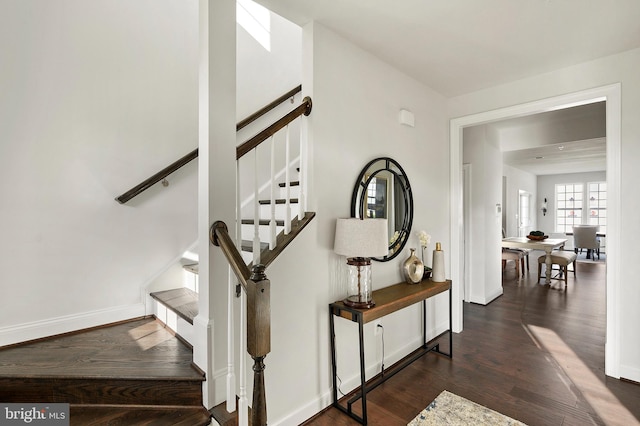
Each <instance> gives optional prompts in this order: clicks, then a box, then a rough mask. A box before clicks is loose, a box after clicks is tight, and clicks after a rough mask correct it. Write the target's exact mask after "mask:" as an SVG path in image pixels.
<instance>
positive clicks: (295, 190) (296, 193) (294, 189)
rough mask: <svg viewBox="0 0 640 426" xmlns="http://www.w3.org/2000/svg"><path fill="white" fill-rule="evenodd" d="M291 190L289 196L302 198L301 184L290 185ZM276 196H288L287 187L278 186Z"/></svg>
mask: <svg viewBox="0 0 640 426" xmlns="http://www.w3.org/2000/svg"><path fill="white" fill-rule="evenodd" d="M289 191H290V192H291V195H290V196H289V198H298V199H299V198H300V187H299V186H290V187H289ZM276 198H284V199H286V198H287V191H286V188H280V187H278V190H277V191H276Z"/></svg>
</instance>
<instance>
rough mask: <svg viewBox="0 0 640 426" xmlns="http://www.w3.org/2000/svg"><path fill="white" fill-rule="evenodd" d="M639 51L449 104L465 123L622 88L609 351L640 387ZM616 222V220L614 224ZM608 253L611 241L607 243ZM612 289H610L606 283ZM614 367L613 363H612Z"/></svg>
mask: <svg viewBox="0 0 640 426" xmlns="http://www.w3.org/2000/svg"><path fill="white" fill-rule="evenodd" d="M639 66H640V50H639V49H636V50H632V51H628V52H625V53H621V54H618V55H613V56H609V57H606V58H602V59H599V60H596V61H592V62H587V63H584V64H580V65H576V66H573V67H569V68H564V69H561V70H558V71H555V72H550V73H546V74H541V75H539V76H536V77H532V78H528V79H524V80H520V81H516V82H513V83H510V84H505V85H502V86H498V87H494V88H490V89H486V90H481V91H478V92H475V93H471V94H467V95H463V96H459V97H456V98H452V99H450V100H449V116H450V117H463V116H468V115H471V114H476V113H480V112H485V111H492V110H496V109H499V108H505V107H507V106H512V105H518V104H522V103H526V102H530V101H534V100H539V99H545V98H549V97H554V96H559V95H564V94H568V93H574V92H579V91H584V90H587V89H592V88H597V87H603V86H607V85H610V84H614V83H621V88H622V97H621V135H620V139H621V147H620V150H621V154H622V155H621V159H620V164H619V167H618V170H619V172H620V178H621V179H620V194H621V197H620V209H619V213H620V222H619V226H620V229H621V231H622V232H621V233H620V239H619V241H617V242H613V243H614V244H619V254H620V259H619V264H620V274H619V276H617V277H616V279H617V280H618V281H619V282H617V283H615V285H617V286H618V288H619V297H617V305H616V306H615V307H613V309H614V310H615V312H614V315H615V316H616V317H617V318H619V322H617V323H618V325H619V326H618V328H617V329H615V330H609V331H610V332H612V333H613V335H612V334H611V333H610V334H608V336H609V342H608V345H611V344H613V342H615V344H616V345H619V347H618V348H617V349H618V350H617V351H614V352H617V354H618V355H619V374H620V376H622V377H626V378H629V379H632V380H635V381H640V339H638V335H637V324H638V323H640V311H639V310H638V309H637V305H638V303H640V287H639V286H637V285H636V284H635V283H636V282H637V277H636V275H637V272H636V270H635V268H634V267H633V265H634V262H635V259H637V258H638V256H639V255H640V247H638V245H637V244H636V241H635V236H636V235H638V234H639V233H640V221H638V220H637V218H636V217H635V216H636V213H635V212H637V211H638V209H640V196H638V188H637V185H636V184H635V182H637V180H638V179H639V178H640V170H639V169H638V167H637V162H638V159H639V158H640V143H638V140H639V139H640V121H639V120H637V117H638V115H639V114H640V74H639V73H638V72H637V70H638V67H639ZM614 220H615V219H614ZM608 240H609V241H608V245H609V247H611V244H612V240H611V238H609V239H608ZM608 284H611V283H608ZM614 363H615V364H618V363H617V360H614Z"/></svg>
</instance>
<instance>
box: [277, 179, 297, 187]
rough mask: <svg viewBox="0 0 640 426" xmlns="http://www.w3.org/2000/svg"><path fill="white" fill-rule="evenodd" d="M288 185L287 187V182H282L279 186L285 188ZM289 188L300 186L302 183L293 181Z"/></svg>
mask: <svg viewBox="0 0 640 426" xmlns="http://www.w3.org/2000/svg"><path fill="white" fill-rule="evenodd" d="M286 185H287V184H286V182H280V183H279V184H278V186H279V187H280V188H284V187H285V186H286ZM289 186H300V181H297V180H294V181H291V182H289Z"/></svg>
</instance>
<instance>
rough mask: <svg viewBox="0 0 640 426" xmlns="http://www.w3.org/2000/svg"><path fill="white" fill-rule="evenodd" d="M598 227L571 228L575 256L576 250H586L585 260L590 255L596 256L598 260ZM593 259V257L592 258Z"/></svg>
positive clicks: (589, 257) (581, 226)
mask: <svg viewBox="0 0 640 426" xmlns="http://www.w3.org/2000/svg"><path fill="white" fill-rule="evenodd" d="M598 228H599V226H598V225H576V226H574V227H573V247H574V251H575V252H576V254H577V253H578V250H580V253H582V249H587V259H591V258H592V255H596V254H597V255H598V259H600V239H599V238H598V237H597V235H596V234H597V232H598ZM593 257H594V258H595V256H593Z"/></svg>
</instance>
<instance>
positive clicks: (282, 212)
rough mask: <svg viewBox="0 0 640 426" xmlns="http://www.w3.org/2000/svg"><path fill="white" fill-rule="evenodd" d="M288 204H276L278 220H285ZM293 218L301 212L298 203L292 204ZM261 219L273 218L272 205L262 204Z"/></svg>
mask: <svg viewBox="0 0 640 426" xmlns="http://www.w3.org/2000/svg"><path fill="white" fill-rule="evenodd" d="M286 207H287V206H286V204H276V219H277V220H284V218H285V216H286V212H287V208H286ZM290 208H291V218H293V217H294V216H296V215H297V214H298V212H299V211H300V207H299V204H298V203H291V204H290ZM259 214H260V219H269V218H271V204H261V205H260V210H259Z"/></svg>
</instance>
